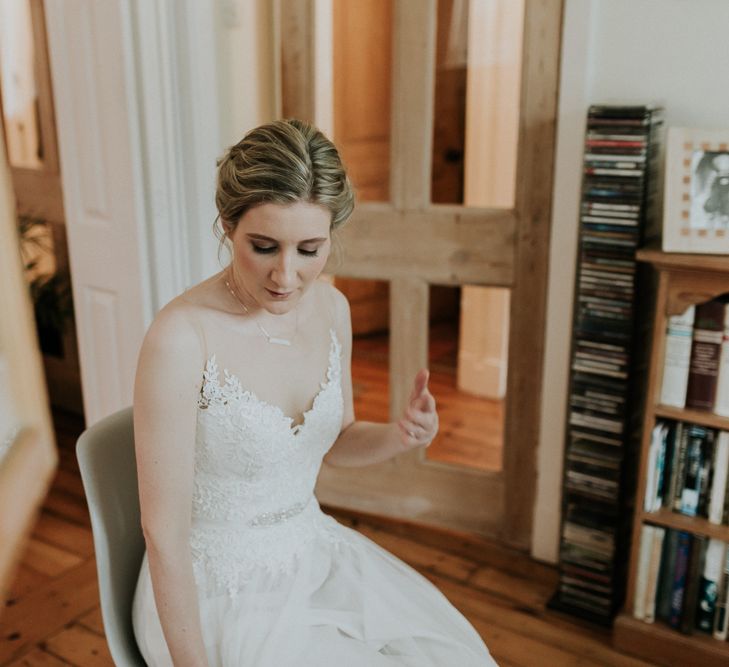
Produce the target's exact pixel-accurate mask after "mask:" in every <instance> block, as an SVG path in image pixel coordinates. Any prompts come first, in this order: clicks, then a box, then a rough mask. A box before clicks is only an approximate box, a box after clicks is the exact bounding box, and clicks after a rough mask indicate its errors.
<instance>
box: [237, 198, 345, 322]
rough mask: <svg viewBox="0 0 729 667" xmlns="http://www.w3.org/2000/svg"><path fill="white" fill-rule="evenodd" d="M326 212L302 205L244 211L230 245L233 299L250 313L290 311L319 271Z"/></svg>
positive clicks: (324, 254)
mask: <svg viewBox="0 0 729 667" xmlns="http://www.w3.org/2000/svg"><path fill="white" fill-rule="evenodd" d="M330 223H331V214H330V212H329V210H328V209H326V208H325V207H323V206H319V205H317V204H310V203H308V202H296V203H295V204H289V205H281V204H261V205H259V206H256V207H254V208H252V209H249V210H248V211H246V213H245V214H244V215H243V216H242V217H241V219H240V220H239V222H238V225H237V226H236V228H235V230H234V231H233V233H232V234H230V240H231V242H232V244H233V260H232V264H233V270H234V273H235V282H236V285H237V288H238V290H239V294H240V296H241V298H242V299H243V301H244V302H245V304H246V305H247V306H248V307H249V308H250V309H251V310H253V309H254V308H256V307H261V308H264V309H265V310H267V311H268V312H270V313H273V314H276V315H280V314H283V313H287V312H289V311H290V310H292V309H293V308H294V307H295V306H296V305H297V304H298V302H299V300H300V299H301V297H302V295H303V294H304V293H305V292H306V290H307V289H308V288H309V287H310V286H311V284H312V283H313V282H314V281H315V280H316V279H317V277H318V276H319V274H320V273H321V272H322V270H323V269H324V265H325V264H326V262H327V258H328V257H329V252H330V249H331V235H330V232H329V228H330Z"/></svg>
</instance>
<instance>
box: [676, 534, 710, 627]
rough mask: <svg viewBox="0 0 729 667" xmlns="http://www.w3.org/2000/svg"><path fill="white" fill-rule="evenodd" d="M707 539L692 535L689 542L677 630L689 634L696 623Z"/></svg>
mask: <svg viewBox="0 0 729 667" xmlns="http://www.w3.org/2000/svg"><path fill="white" fill-rule="evenodd" d="M708 544H709V538H708V537H704V536H703V535H694V536H693V540H692V541H691V550H690V555H689V562H688V568H687V570H686V591H685V593H684V599H683V606H682V609H681V617H680V621H679V630H681V632H683V633H685V634H691V633H692V632H693V629H694V625H695V623H696V607H697V605H698V602H699V584H700V582H701V574H702V573H703V571H704V562H705V560H706V548H707V546H708Z"/></svg>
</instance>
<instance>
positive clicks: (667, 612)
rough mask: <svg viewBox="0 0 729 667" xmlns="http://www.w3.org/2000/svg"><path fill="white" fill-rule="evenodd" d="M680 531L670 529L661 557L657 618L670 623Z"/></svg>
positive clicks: (664, 541)
mask: <svg viewBox="0 0 729 667" xmlns="http://www.w3.org/2000/svg"><path fill="white" fill-rule="evenodd" d="M678 537H679V531H677V530H673V529H669V530H668V532H667V534H666V537H665V539H664V540H663V554H662V556H661V573H660V575H659V583H658V594H657V599H656V618H659V619H660V620H662V621H666V622H668V620H669V618H670V616H671V592H672V590H673V575H674V571H675V569H676V554H677V552H678Z"/></svg>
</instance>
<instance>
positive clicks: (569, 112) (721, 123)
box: [532, 0, 729, 562]
mask: <svg viewBox="0 0 729 667" xmlns="http://www.w3.org/2000/svg"><path fill="white" fill-rule="evenodd" d="M727 29H729V0H566V3H565V14H564V32H563V43H562V65H561V68H562V69H561V86H560V98H559V112H558V114H559V116H558V128H557V153H556V159H555V170H556V171H555V181H554V197H553V207H552V239H551V248H550V269H549V288H548V296H547V327H546V348H545V361H544V389H543V393H542V397H543V399H542V400H543V402H542V418H541V436H540V445H539V450H538V453H537V467H538V486H537V498H536V506H535V513H534V526H533V537H532V555H533V556H534V557H535V558H539V559H541V560H546V561H550V562H556V560H557V557H558V544H559V520H560V511H561V508H560V503H561V484H562V457H563V450H564V434H565V431H564V421H565V416H566V409H567V407H566V405H567V379H568V367H569V342H570V327H571V319H572V291H573V285H574V277H575V261H576V253H577V215H578V205H579V194H580V178H581V174H580V169H581V163H582V140H583V133H584V124H585V113H586V110H587V106H588V105H589V104H591V103H593V102H603V101H608V102H609V101H635V102H642V101H659V102H661V103H662V104H663V105H664V106H665V108H666V121H667V125H676V126H694V127H706V128H719V127H729V40H727Z"/></svg>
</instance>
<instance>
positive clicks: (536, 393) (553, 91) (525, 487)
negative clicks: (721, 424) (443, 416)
mask: <svg viewBox="0 0 729 667" xmlns="http://www.w3.org/2000/svg"><path fill="white" fill-rule="evenodd" d="M562 4H563V3H562V0H527V3H526V6H525V14H524V42H523V44H524V46H523V55H522V80H521V112H520V118H519V148H518V157H517V176H516V199H515V206H516V216H517V229H516V233H517V249H516V258H515V265H514V275H515V276H517V279H516V282H515V284H514V287H513V290H512V295H511V317H510V327H511V332H510V337H509V375H508V380H507V392H506V395H507V405H506V423H505V431H504V441H505V447H504V469H505V473H506V477H507V479H506V486H505V488H506V494H507V497H506V502H505V507H506V516H505V518H504V527H505V531H506V533H505V536H506V537H507V539H508V540H509V541H510V542H511V543H513V544H515V545H519V546H522V547H525V548H527V547H529V542H530V539H531V530H532V519H533V513H534V497H535V490H536V478H537V471H536V449H537V444H538V441H539V418H540V402H541V387H542V363H543V355H544V324H545V321H546V299H547V294H546V291H547V290H546V288H547V277H548V258H549V252H548V249H549V231H550V223H551V220H550V219H551V205H552V176H553V158H554V142H555V121H556V112H557V90H558V83H559V53H560V42H561V24H562Z"/></svg>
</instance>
